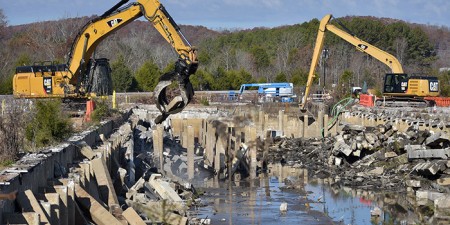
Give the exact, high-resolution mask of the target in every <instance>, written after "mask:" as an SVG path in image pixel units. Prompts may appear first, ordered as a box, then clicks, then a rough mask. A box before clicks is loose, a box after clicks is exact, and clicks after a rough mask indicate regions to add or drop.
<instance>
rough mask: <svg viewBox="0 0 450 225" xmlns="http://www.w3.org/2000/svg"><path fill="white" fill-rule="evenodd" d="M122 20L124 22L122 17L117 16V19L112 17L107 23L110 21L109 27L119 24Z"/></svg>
mask: <svg viewBox="0 0 450 225" xmlns="http://www.w3.org/2000/svg"><path fill="white" fill-rule="evenodd" d="M120 22H122V19H120V18H117V19H112V20H110V21H108V22H107V23H108V26H109V27H113V26H115V25H117V24H119V23H120Z"/></svg>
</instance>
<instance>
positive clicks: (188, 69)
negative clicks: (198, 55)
mask: <svg viewBox="0 0 450 225" xmlns="http://www.w3.org/2000/svg"><path fill="white" fill-rule="evenodd" d="M196 69H197V65H196V64H195V65H192V64H191V65H187V64H186V63H185V62H184V61H183V60H178V61H177V63H176V64H175V71H172V72H168V73H165V74H163V75H162V76H161V77H160V78H159V83H158V85H156V88H155V91H154V96H155V98H156V99H155V100H156V107H157V108H158V110H159V111H160V112H161V115H159V116H158V117H156V119H155V123H156V124H160V123H162V122H163V121H164V120H166V119H167V117H169V115H171V114H176V113H179V112H181V111H182V110H183V109H184V108H185V107H186V106H187V105H188V104H189V102H191V100H192V98H193V97H194V88H193V87H192V84H191V82H190V80H189V76H190V75H191V74H193V73H194V72H195V71H196ZM174 81H178V87H179V90H180V95H178V96H175V97H174V98H173V99H171V100H170V101H169V99H168V98H167V93H166V91H167V87H168V86H170V85H171V84H172V83H173V82H174Z"/></svg>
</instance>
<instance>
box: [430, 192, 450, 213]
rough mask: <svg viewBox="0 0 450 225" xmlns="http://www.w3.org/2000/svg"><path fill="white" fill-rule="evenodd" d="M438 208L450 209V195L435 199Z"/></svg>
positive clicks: (435, 205)
mask: <svg viewBox="0 0 450 225" xmlns="http://www.w3.org/2000/svg"><path fill="white" fill-rule="evenodd" d="M434 207H435V208H436V209H450V195H448V194H447V195H444V196H441V197H439V198H436V199H435V200H434Z"/></svg>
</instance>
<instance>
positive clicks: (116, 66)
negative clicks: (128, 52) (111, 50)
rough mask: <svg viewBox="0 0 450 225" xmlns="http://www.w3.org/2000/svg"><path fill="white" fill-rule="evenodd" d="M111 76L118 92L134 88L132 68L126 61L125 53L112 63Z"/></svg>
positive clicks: (114, 87)
mask: <svg viewBox="0 0 450 225" xmlns="http://www.w3.org/2000/svg"><path fill="white" fill-rule="evenodd" d="M111 70H112V71H111V78H112V82H113V89H114V90H115V91H117V92H126V91H130V90H131V89H132V84H133V76H132V73H131V70H130V68H129V67H128V66H127V65H126V63H125V58H124V57H123V55H119V57H118V58H117V60H116V61H115V62H113V63H112V65H111Z"/></svg>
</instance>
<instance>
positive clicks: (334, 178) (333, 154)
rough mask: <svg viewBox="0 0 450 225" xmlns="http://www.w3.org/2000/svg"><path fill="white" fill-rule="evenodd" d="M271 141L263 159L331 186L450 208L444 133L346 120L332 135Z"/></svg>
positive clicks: (449, 146) (448, 145) (448, 142)
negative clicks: (396, 195) (402, 194)
mask: <svg viewBox="0 0 450 225" xmlns="http://www.w3.org/2000/svg"><path fill="white" fill-rule="evenodd" d="M274 141H275V143H274V145H272V146H271V147H270V148H269V156H268V157H267V158H268V160H269V163H278V162H281V163H285V164H287V165H291V166H294V167H299V168H305V169H308V170H309V174H310V176H312V177H313V178H320V179H328V180H330V184H332V185H337V186H346V187H354V188H358V189H365V190H378V191H380V190H385V191H395V192H407V194H408V195H412V196H415V198H416V199H417V200H419V199H425V200H426V201H428V200H430V201H432V202H433V203H434V204H435V206H436V208H441V209H450V204H448V202H450V201H449V200H450V194H449V193H450V160H449V159H448V156H450V137H449V135H448V134H447V133H445V132H434V133H433V132H429V131H427V130H417V129H415V127H414V126H411V127H409V128H408V129H407V130H406V132H399V131H398V129H397V128H396V126H395V125H394V124H392V123H390V122H388V123H387V124H384V125H378V126H376V127H365V126H360V125H346V126H344V128H343V129H342V132H340V133H339V134H338V135H337V136H335V137H326V138H323V139H320V138H309V139H305V138H292V139H278V140H276V139H275V140H274ZM443 202H445V203H443Z"/></svg>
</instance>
